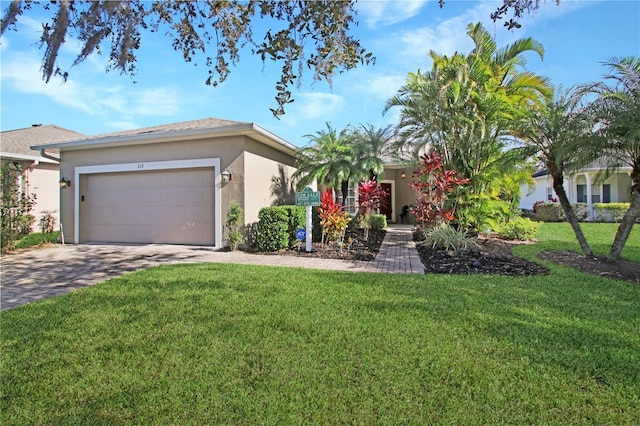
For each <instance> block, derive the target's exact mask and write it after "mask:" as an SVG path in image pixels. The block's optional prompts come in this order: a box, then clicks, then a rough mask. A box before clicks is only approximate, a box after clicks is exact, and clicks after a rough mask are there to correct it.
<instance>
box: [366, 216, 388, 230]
mask: <svg viewBox="0 0 640 426" xmlns="http://www.w3.org/2000/svg"><path fill="white" fill-rule="evenodd" d="M370 221H371V229H373V230H374V231H381V230H383V229H387V216H385V215H383V214H374V215H371V218H370Z"/></svg>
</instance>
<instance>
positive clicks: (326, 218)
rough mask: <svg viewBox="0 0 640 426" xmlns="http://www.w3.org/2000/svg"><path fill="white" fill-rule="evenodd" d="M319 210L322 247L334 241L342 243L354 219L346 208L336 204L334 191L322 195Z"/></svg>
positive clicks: (329, 190)
mask: <svg viewBox="0 0 640 426" xmlns="http://www.w3.org/2000/svg"><path fill="white" fill-rule="evenodd" d="M317 210H318V215H319V217H320V227H321V228H322V245H323V246H324V244H325V243H329V242H332V241H342V239H343V238H344V233H345V231H346V229H347V226H348V225H349V222H351V220H352V219H351V218H350V217H349V213H347V212H345V211H344V207H343V206H341V205H340V204H338V202H336V200H335V197H334V195H333V189H328V190H326V191H325V192H323V193H322V196H321V198H320V206H319V207H318V208H317Z"/></svg>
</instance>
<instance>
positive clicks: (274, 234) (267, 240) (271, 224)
mask: <svg viewBox="0 0 640 426" xmlns="http://www.w3.org/2000/svg"><path fill="white" fill-rule="evenodd" d="M304 222H305V208H304V207H303V206H273V207H264V208H262V209H260V212H259V213H258V241H257V243H258V251H278V250H282V249H287V248H289V247H293V246H294V245H295V243H296V241H297V240H296V230H297V229H298V228H304V226H305V223H304Z"/></svg>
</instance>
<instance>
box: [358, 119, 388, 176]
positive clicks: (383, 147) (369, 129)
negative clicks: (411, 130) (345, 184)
mask: <svg viewBox="0 0 640 426" xmlns="http://www.w3.org/2000/svg"><path fill="white" fill-rule="evenodd" d="M392 134H393V127H392V126H385V127H380V128H376V127H375V126H373V125H372V124H367V125H365V124H361V125H360V127H359V128H357V129H355V130H353V133H352V136H353V137H352V138H351V139H350V144H351V146H352V148H353V150H354V160H355V170H356V171H357V174H358V176H357V178H358V180H361V179H364V178H365V177H368V178H369V179H370V180H378V176H379V175H381V174H382V172H383V171H384V163H385V161H384V160H385V159H388V158H390V157H391V153H392V151H391V150H390V146H389V141H390V140H391V138H392ZM363 174H364V176H363Z"/></svg>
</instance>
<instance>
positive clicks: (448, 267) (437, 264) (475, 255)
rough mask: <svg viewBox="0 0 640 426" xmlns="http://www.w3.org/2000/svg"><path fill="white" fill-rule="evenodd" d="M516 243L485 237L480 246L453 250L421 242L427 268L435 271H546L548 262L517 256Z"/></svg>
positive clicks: (488, 272) (506, 273)
mask: <svg viewBox="0 0 640 426" xmlns="http://www.w3.org/2000/svg"><path fill="white" fill-rule="evenodd" d="M514 244H515V243H511V242H506V241H502V240H498V239H486V238H482V239H479V240H478V247H477V248H474V249H470V250H465V251H457V252H450V251H446V250H439V249H433V248H431V247H430V246H426V245H424V244H419V243H418V244H417V248H418V254H419V255H420V260H422V264H423V265H424V266H425V272H427V273H434V274H494V275H508V276H522V275H546V274H548V273H549V270H548V269H547V268H545V267H544V266H541V265H538V264H536V263H533V262H530V261H528V260H525V259H522V258H520V257H517V256H514V255H513V253H512V252H511V249H512V247H513V245H514Z"/></svg>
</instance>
